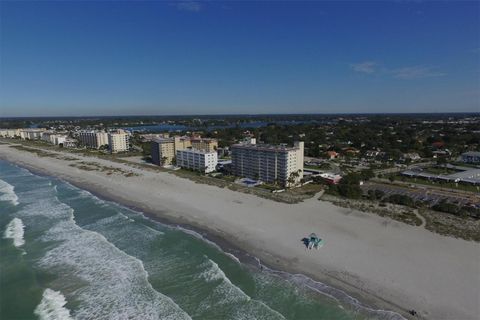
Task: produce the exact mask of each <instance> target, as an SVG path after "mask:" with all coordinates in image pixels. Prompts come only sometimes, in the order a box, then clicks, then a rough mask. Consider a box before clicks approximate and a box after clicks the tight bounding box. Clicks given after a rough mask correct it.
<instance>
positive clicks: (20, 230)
mask: <svg viewBox="0 0 480 320" xmlns="http://www.w3.org/2000/svg"><path fill="white" fill-rule="evenodd" d="M24 228H25V226H24V225H23V221H22V220H21V219H19V218H13V219H12V221H10V223H9V224H8V225H7V227H6V229H5V233H4V238H6V239H12V240H13V245H14V246H15V247H17V248H18V247H21V246H23V245H24V244H25V240H24V239H23V234H24Z"/></svg>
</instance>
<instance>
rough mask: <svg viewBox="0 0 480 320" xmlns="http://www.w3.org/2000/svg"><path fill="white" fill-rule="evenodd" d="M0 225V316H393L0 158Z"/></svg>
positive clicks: (304, 317)
mask: <svg viewBox="0 0 480 320" xmlns="http://www.w3.org/2000/svg"><path fill="white" fill-rule="evenodd" d="M0 232H1V233H2V237H1V239H0V319H145V320H147V319H172V320H173V319H332V320H336V319H402V318H401V317H400V316H398V315H397V314H394V313H391V312H387V311H375V310H371V309H368V308H367V307H365V306H361V305H360V304H359V303H358V302H357V301H356V300H355V299H353V298H350V297H349V296H348V295H346V294H344V293H343V292H341V291H339V290H336V289H334V288H330V287H328V286H325V285H323V284H321V283H318V282H315V281H313V280H310V279H308V278H306V277H304V276H301V275H290V274H287V273H283V272H278V271H274V270H270V269H268V268H266V267H264V268H258V267H256V266H255V265H251V264H242V263H240V262H239V261H238V260H237V259H235V257H234V256H232V255H230V254H227V253H225V252H223V251H222V250H221V249H220V248H219V247H218V246H216V245H215V244H213V243H211V242H208V241H205V240H204V239H202V237H201V236H200V235H199V234H197V233H195V232H192V231H188V230H185V229H182V228H178V227H174V226H167V225H164V224H161V223H158V222H155V221H152V220H150V219H148V218H145V217H144V216H143V215H142V214H141V213H139V212H136V211H133V210H131V209H128V208H126V207H123V206H121V205H118V204H116V203H113V202H108V201H104V200H101V199H99V198H97V197H96V196H94V195H92V194H91V193H89V192H87V191H85V190H82V189H79V188H77V187H74V186H72V185H70V184H68V183H66V182H63V181H60V180H58V179H55V178H51V177H44V176H38V175H35V174H33V173H31V172H29V171H27V170H26V169H23V168H19V167H17V166H15V165H13V164H10V163H8V162H5V161H0ZM320 292H323V293H320Z"/></svg>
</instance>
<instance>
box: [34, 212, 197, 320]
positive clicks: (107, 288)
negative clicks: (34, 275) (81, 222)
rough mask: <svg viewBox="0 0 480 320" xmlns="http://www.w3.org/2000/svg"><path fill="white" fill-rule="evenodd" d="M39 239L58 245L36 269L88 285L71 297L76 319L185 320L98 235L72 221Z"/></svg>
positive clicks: (134, 264) (132, 261) (137, 264)
mask: <svg viewBox="0 0 480 320" xmlns="http://www.w3.org/2000/svg"><path fill="white" fill-rule="evenodd" d="M55 206H56V207H65V206H66V205H65V204H63V203H57V204H56V205H55ZM66 207H67V208H69V207H68V206H66ZM119 218H120V219H122V220H125V219H124V217H121V216H120V215H117V216H115V217H112V219H119ZM106 221H108V220H104V221H103V222H104V223H105V222H106ZM41 240H43V241H52V240H53V241H56V242H57V243H58V241H60V243H59V245H58V246H57V247H55V248H53V249H51V250H50V251H48V252H47V253H46V254H45V256H44V257H42V259H41V260H40V262H39V265H40V267H43V268H45V269H48V270H56V269H57V268H58V270H59V271H61V272H59V274H61V276H62V279H72V278H73V279H81V280H82V281H84V282H86V283H87V284H88V285H86V286H82V287H81V288H79V289H77V290H76V291H75V292H74V293H73V294H74V295H75V296H76V297H77V298H78V300H79V301H81V303H80V305H79V307H78V309H76V310H74V317H75V318H76V319H92V318H96V319H99V318H102V319H133V318H141V319H172V320H173V319H190V317H189V316H188V314H186V313H185V312H184V311H183V310H182V309H181V308H180V307H179V306H178V305H176V304H175V302H173V300H171V299H170V298H169V297H167V296H165V295H163V294H161V293H159V292H158V291H156V290H155V289H154V288H153V287H152V286H151V284H150V283H149V282H148V274H147V272H146V271H145V269H144V266H143V263H142V262H141V261H140V260H138V259H136V258H134V257H132V256H129V255H127V254H126V253H124V252H123V251H121V250H119V249H118V248H117V247H115V246H114V245H113V244H111V243H110V242H108V241H107V239H106V238H105V237H104V236H102V235H101V234H99V233H97V232H93V231H88V230H84V229H82V228H80V227H79V226H78V225H76V224H75V222H74V220H73V219H60V221H59V222H58V223H56V224H55V225H54V226H53V227H51V228H50V229H49V230H48V231H47V232H46V233H45V235H44V236H43V237H42V238H41ZM59 281H61V279H59Z"/></svg>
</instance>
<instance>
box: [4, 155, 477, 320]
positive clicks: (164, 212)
mask: <svg viewBox="0 0 480 320" xmlns="http://www.w3.org/2000/svg"><path fill="white" fill-rule="evenodd" d="M0 151H2V152H1V155H0V158H3V159H5V160H6V161H9V162H12V163H14V164H16V165H19V166H24V167H26V168H27V169H29V170H32V171H33V172H35V173H37V172H39V173H40V174H45V175H48V176H53V177H56V178H59V179H61V180H65V181H67V182H69V183H71V184H72V185H75V186H77V187H79V188H82V189H85V190H87V191H89V192H91V193H92V194H94V195H96V196H99V197H100V198H102V199H106V200H108V201H113V202H116V203H119V204H121V205H124V206H126V207H129V208H131V209H133V210H135V211H139V212H141V213H143V214H144V215H145V216H147V217H148V218H150V219H153V220H155V221H158V222H160V223H163V224H166V225H172V224H173V225H180V226H181V227H184V228H186V229H189V230H193V231H194V232H197V233H199V234H200V235H202V236H203V237H205V238H206V239H207V240H208V241H212V242H214V243H215V244H217V245H219V247H220V248H221V249H222V250H223V251H225V252H226V253H231V252H232V251H233V254H234V255H235V256H237V255H236V254H235V252H237V253H238V252H240V253H245V254H246V255H248V256H250V257H253V258H255V257H258V259H260V261H261V263H262V264H263V265H265V266H266V267H268V268H271V269H274V270H281V271H279V272H283V271H285V272H287V273H290V274H297V273H300V274H303V275H305V276H307V277H309V278H311V279H313V280H314V281H320V282H321V283H324V284H326V285H328V286H330V287H332V288H334V289H340V290H341V291H343V292H345V293H347V294H348V295H350V296H351V297H354V298H355V299H357V300H359V301H360V302H361V303H362V305H363V306H365V307H366V308H367V309H368V308H369V307H372V308H373V309H379V310H392V311H394V312H398V313H400V314H401V315H402V316H404V317H406V318H411V316H410V315H409V314H408V313H407V310H409V309H415V310H417V311H419V309H418V308H417V306H415V305H413V306H412V305H410V304H406V303H409V301H406V300H403V299H404V297H403V296H401V295H399V294H398V292H395V291H394V290H393V288H392V290H391V291H390V288H387V289H389V291H387V290H386V289H385V288H384V287H383V288H380V290H376V289H377V288H378V283H369V281H368V280H369V279H364V278H362V277H361V276H358V278H359V279H358V280H357V282H355V279H352V278H353V277H352V278H350V277H349V274H348V273H347V272H345V273H342V272H341V269H342V266H341V265H339V264H338V262H334V263H332V264H333V265H334V266H335V265H337V267H340V268H338V269H340V271H338V270H336V268H327V267H325V266H324V265H323V262H322V261H323V260H324V259H323V258H324V257H323V256H324V255H325V260H326V259H328V258H330V259H332V258H336V256H335V254H338V253H337V252H335V251H334V252H333V253H330V254H329V255H328V256H327V254H326V251H325V249H320V250H319V251H315V252H314V253H313V252H310V255H309V256H306V255H305V254H304V252H299V249H294V251H292V248H290V247H288V245H291V243H286V241H284V242H282V243H276V247H277V248H276V249H275V246H272V245H270V244H269V247H268V248H267V249H263V246H262V245H265V246H266V241H270V239H277V238H276V236H277V234H276V232H275V230H272V231H268V230H265V229H264V230H260V231H259V230H255V228H256V227H257V225H258V223H261V224H262V226H265V225H267V226H268V217H272V216H271V214H273V215H274V216H276V217H277V218H278V220H279V222H280V221H282V219H283V220H285V219H286V218H285V217H286V215H289V216H290V217H291V215H294V214H295V211H296V209H297V208H298V209H299V210H300V209H305V210H307V209H308V210H309V211H311V210H312V209H314V210H320V211H322V210H323V211H324V210H327V212H328V214H329V216H331V217H330V218H332V217H333V218H332V219H337V220H345V219H346V220H347V222H348V223H349V222H351V221H350V220H352V219H353V222H358V221H363V222H364V223H368V224H372V223H373V224H377V223H378V222H381V223H387V224H388V226H387V227H388V228H389V231H391V232H396V229H399V228H400V229H405V230H407V229H406V228H410V229H408V230H410V232H411V233H412V232H413V231H412V230H414V228H415V227H406V226H402V225H399V224H398V223H395V222H393V221H386V219H383V218H378V217H372V216H370V215H368V214H365V213H360V212H355V211H350V212H349V213H346V212H345V210H343V211H342V209H341V208H337V207H334V206H333V205H328V204H325V203H322V202H321V201H318V200H316V199H312V200H311V201H305V202H303V203H300V204H295V205H287V204H277V203H273V201H270V200H266V199H253V198H252V197H254V196H251V195H244V194H237V193H235V192H234V191H230V190H224V189H220V188H217V187H211V186H202V185H200V186H199V185H195V184H194V183H192V182H191V181H183V182H182V181H180V182H179V181H178V179H181V178H177V177H167V176H165V175H168V174H167V173H158V174H156V175H157V176H161V177H160V178H159V179H160V180H162V181H161V182H163V183H164V186H163V187H167V188H168V187H169V184H171V185H172V187H173V189H175V188H177V189H178V188H180V190H182V192H184V193H186V194H188V192H186V191H185V190H184V189H187V191H191V192H194V191H195V192H198V193H202V192H203V193H205V194H199V195H198V197H197V198H198V199H190V202H188V200H183V199H182V200H181V201H180V202H179V201H178V199H179V197H178V196H177V194H174V193H172V192H171V191H169V190H168V189H165V190H161V191H164V193H165V194H162V193H161V192H160V193H159V198H157V197H154V196H152V195H150V196H148V195H145V198H148V199H143V197H139V196H138V194H134V195H137V197H134V196H132V198H133V199H132V198H130V196H129V192H131V191H132V188H127V187H125V188H123V187H121V186H118V184H119V183H120V184H124V183H126V182H128V183H130V182H132V186H133V187H138V188H141V185H139V184H140V183H145V184H146V186H147V188H145V190H148V186H154V187H156V186H157V184H154V182H155V183H158V181H149V179H150V178H148V179H147V178H145V177H141V178H125V177H107V176H105V175H104V174H103V173H91V172H84V171H80V170H78V169H75V168H72V167H68V162H67V161H63V160H58V159H45V158H39V157H36V156H35V155H31V154H27V153H26V152H24V151H18V150H11V148H8V146H0ZM80 158H81V157H80ZM85 158H87V157H85ZM82 159H83V158H82ZM87 159H89V160H90V161H97V162H102V163H104V162H105V161H106V160H99V159H95V158H87ZM79 160H80V159H79ZM47 162H50V163H47ZM110 164H111V165H112V166H118V167H125V166H124V165H120V164H116V163H110ZM129 169H130V170H132V171H135V170H136V171H142V170H139V169H132V168H129ZM148 174H149V175H155V174H152V173H148ZM94 175H97V176H103V177H97V178H94V177H93V176H94ZM108 182H110V183H112V184H117V186H118V188H115V185H113V186H112V187H111V188H109V187H108V184H107V183H108ZM150 183H151V184H150ZM175 184H178V185H175ZM133 189H135V188H133ZM192 189H193V190H192ZM118 191H123V193H122V194H119V193H118ZM173 191H175V190H173ZM150 192H153V190H152V191H150ZM139 194H141V192H139ZM222 194H223V197H222ZM189 195H190V194H189ZM160 196H161V197H160ZM169 196H170V198H169ZM190 196H192V197H193V194H191V195H190ZM202 197H203V198H202ZM217 197H218V199H216V200H217V201H218V202H220V204H221V205H222V204H223V205H224V207H223V208H220V210H219V209H218V208H215V206H214V205H212V204H211V203H206V202H205V199H215V198H217ZM255 198H256V197H255ZM134 199H136V200H137V201H135V200H134ZM139 199H142V201H144V200H145V201H144V202H138V201H139ZM232 199H233V201H232ZM239 199H240V200H239ZM195 200H202V201H199V202H200V203H202V204H203V205H204V207H206V208H205V209H203V208H201V209H198V207H197V206H194V205H193V206H192V202H194V201H195ZM163 201H165V204H162V202H163ZM232 202H233V204H232ZM238 202H239V203H238ZM152 203H153V204H155V208H152V207H151V205H152ZM235 203H237V204H235ZM149 204H150V205H149ZM157 204H158V205H157ZM234 206H239V207H240V209H235V213H241V212H243V211H244V210H255V211H258V215H251V214H250V215H248V216H247V217H250V218H256V219H257V220H258V221H256V222H258V223H257V224H256V223H248V221H246V219H247V217H243V219H242V221H235V219H236V218H235V215H233V217H234V218H233V220H231V219H230V216H227V213H225V214H222V212H223V211H224V210H222V209H226V210H228V209H229V207H232V210H233V209H234V208H233V207H234ZM199 207H202V206H199ZM256 207H258V208H256ZM172 209H173V210H172ZM186 210H189V211H188V212H187V211H186ZM209 210H211V211H218V212H220V215H219V214H217V215H214V214H212V213H210V211H209ZM275 210H283V211H284V212H283V211H282V213H283V214H282V215H280V214H279V215H278V216H277V214H276V213H275ZM267 211H272V213H270V212H268V214H267ZM297 211H298V210H297ZM329 211H336V212H333V213H330V212H329ZM218 212H215V213H218ZM352 212H353V213H352ZM224 215H225V216H227V217H224ZM263 216H265V217H263ZM212 217H213V220H212ZM335 217H336V218H335ZM226 218H228V219H230V220H227V221H218V223H217V221H216V220H217V219H219V220H223V219H226ZM264 218H266V219H264ZM300 218H301V217H300ZM307 218H309V216H307ZM247 220H248V219H247ZM265 220H266V222H265ZM297 220H298V219H297ZM212 221H214V222H213V223H212ZM288 221H290V223H292V221H293V222H295V223H297V221H295V219H293V220H292V219H289V220H288ZM288 221H285V223H286V224H288V223H289V222H288ZM328 221H330V220H328ZM328 221H327V220H326V221H323V223H327V222H328ZM237 222H241V223H238V229H241V232H238V231H236V230H237V228H236V227H237V226H236V223H237ZM311 222H312V221H309V219H307V220H305V221H300V222H299V223H300V224H301V225H300V227H302V228H304V227H305V226H306V227H308V228H310V227H309V225H310V224H311ZM338 222H339V221H332V222H331V225H330V226H329V227H331V228H333V229H334V230H333V231H335V230H336V231H337V232H340V231H343V232H345V231H346V230H341V229H339V227H342V228H343V229H344V228H345V225H343V226H340V225H338ZM340 222H341V221H340ZM265 223H266V224H265ZM320 226H321V224H320ZM347 226H348V225H347ZM232 227H233V229H232ZM286 227H287V229H284V228H285V226H283V225H282V226H281V228H280V231H282V232H286V235H285V236H288V235H289V234H291V233H293V234H294V237H297V236H296V234H297V233H296V232H295V231H290V230H288V229H289V228H288V226H286ZM297 227H299V226H297ZM311 228H313V227H311ZM335 228H336V229H335ZM369 228H371V226H370V227H369ZM252 229H253V230H252ZM257 229H258V228H257ZM272 229H273V228H272ZM300 229H301V228H300ZM315 230H316V229H315ZM367 230H369V229H367ZM327 231H328V230H327ZM244 232H252V233H254V234H255V237H257V238H256V239H253V240H257V241H253V242H254V244H253V245H252V241H249V236H250V237H251V234H250V233H249V234H244ZM258 232H260V234H258ZM262 232H263V233H262ZM350 232H357V233H358V230H350ZM366 232H367V233H366V234H364V235H363V236H365V237H367V236H369V235H368V232H370V233H371V230H370V231H366ZM419 232H421V236H419V237H420V239H421V237H427V238H431V237H433V238H434V240H437V239H441V240H442V241H444V242H445V243H448V244H450V245H451V246H454V247H456V246H458V245H459V243H458V242H457V240H454V239H449V238H447V239H448V240H445V239H444V238H439V236H438V235H436V236H435V235H430V234H429V232H428V231H426V230H421V231H419V230H415V231H414V232H413V233H414V234H413V236H415V235H416V234H418V233H419ZM326 233H327V232H326ZM300 235H301V234H299V236H300ZM360 235H362V234H360V233H359V236H360ZM265 236H266V241H265ZM282 236H283V234H282ZM407 236H408V235H407ZM331 237H333V234H331ZM387 237H388V235H387ZM281 238H282V237H280V241H281ZM297 238H298V237H297ZM381 238H382V239H383V240H388V238H385V235H384V234H382V235H381ZM326 239H327V240H326V241H327V244H326V246H334V244H333V242H329V241H333V240H331V239H330V238H326ZM294 240H295V241H297V240H298V243H299V242H300V241H299V240H300V238H298V239H294ZM374 240H375V239H374ZM272 241H274V242H276V241H277V240H272ZM430 241H431V239H430ZM290 242H291V241H290ZM342 245H346V246H347V250H346V252H347V253H349V254H355V250H354V251H353V252H350V251H349V250H348V246H350V245H351V246H356V249H358V250H365V249H367V250H369V248H368V244H367V247H366V248H365V246H364V245H363V244H362V243H361V241H357V242H351V240H348V241H347V240H345V242H344V243H342ZM468 246H469V247H468V248H467V249H468V250H466V253H465V255H467V254H469V255H471V254H472V253H473V254H476V253H477V252H478V246H477V245H468ZM298 248H301V247H300V246H299V245H298ZM337 248H338V250H345V246H338V247H337ZM274 249H275V250H274ZM300 250H303V249H300ZM472 250H473V251H472ZM287 251H288V252H287ZM422 252H423V251H422ZM424 253H426V254H427V253H428V252H424ZM363 254H367V255H366V257H365V259H360V262H358V261H357V262H356V263H357V267H362V266H361V265H359V264H361V263H362V261H363V260H369V258H368V254H369V255H370V256H371V259H372V260H373V262H377V261H375V259H376V258H378V257H379V256H378V254H377V253H375V251H373V252H370V253H369V252H363V253H362V252H358V253H357V254H356V256H355V257H354V258H355V259H353V260H356V259H357V260H358V258H359V255H360V256H361V255H363ZM289 255H292V256H291V257H289ZM240 256H242V254H240ZM340 258H342V256H340ZM348 258H349V257H348V256H347V258H342V259H346V260H347V261H349V259H348ZM360 258H361V257H360ZM380 258H381V256H380ZM342 259H340V260H342ZM392 259H393V258H392ZM396 259H397V260H395V259H393V260H394V261H393V265H392V266H391V267H392V268H394V267H395V266H394V264H395V262H400V263H401V262H402V261H403V263H404V264H406V262H405V261H404V260H403V259H400V260H398V258H396ZM300 260H301V261H300ZM307 260H308V261H307ZM317 260H319V263H317ZM353 260H350V261H353ZM383 261H384V262H385V261H386V262H389V261H387V260H383ZM444 261H446V260H444ZM242 262H243V263H245V261H242ZM353 262H355V261H353ZM414 262H415V263H417V264H419V263H420V262H417V261H414ZM474 262H475V261H474ZM247 263H248V262H247ZM380 263H381V261H380ZM415 263H413V265H415ZM420 264H421V263H420ZM450 264H451V263H450ZM432 265H433V264H432ZM312 267H313V268H312ZM368 267H369V264H368V263H367V269H365V270H363V271H366V272H367V275H368ZM406 267H410V266H409V265H408V263H407V265H406ZM417 267H418V266H417ZM387 268H388V266H387ZM473 268H475V266H473ZM332 269H333V271H332ZM383 269H385V268H383ZM400 269H401V267H400ZM312 270H314V271H312ZM379 270H382V269H379ZM385 270H387V271H388V269H385ZM469 270H470V269H469ZM337 271H338V272H337ZM347 271H348V270H347ZM400 271H401V270H400ZM385 274H388V273H386V271H384V275H383V276H385ZM424 274H425V273H424ZM380 276H381V275H379V277H380ZM412 276H415V274H412ZM440 277H441V275H438V277H437V278H438V279H440ZM470 277H471V275H469V277H467V278H468V281H470V284H471V285H473V286H475V285H476V283H478V281H477V280H474V281H473V283H472V282H471V279H470ZM417 278H419V279H420V278H421V277H420V276H417ZM402 279H403V278H402ZM351 280H353V281H351ZM407 280H408V279H407ZM432 281H433V282H434V280H432ZM475 281H477V282H475ZM407 282H408V281H407ZM447 282H450V281H447ZM450 283H451V282H450ZM465 283H466V282H465ZM380 284H381V283H380ZM376 287H377V288H376ZM393 287H395V286H393ZM442 288H443V287H442ZM397 289H398V288H397ZM443 289H444V290H448V288H443ZM397 291H398V290H397ZM400 292H401V290H400ZM472 292H473V294H474V296H473V299H475V294H477V293H476V292H475V288H472V287H471V286H470V293H472ZM374 293H375V294H374ZM421 295H422V292H419V293H417V297H415V296H414V297H412V298H411V300H412V301H413V300H415V299H416V298H419V297H418V296H421ZM407 296H408V294H407ZM462 298H463V297H458V299H462ZM421 300H423V301H419V304H420V305H421V304H422V302H426V303H431V301H428V300H425V298H423V299H421ZM390 301H395V302H394V303H392V302H390ZM413 302H414V301H413ZM450 304H451V305H452V306H453V305H455V301H452V302H450ZM438 305H439V304H438V302H437V303H434V304H432V305H431V306H430V305H427V307H428V310H427V312H425V311H424V312H422V313H420V312H419V314H420V315H421V316H422V317H424V318H430V317H432V318H439V317H438V316H437V315H440V314H442V313H441V312H438V313H437V312H435V309H436V308H437V307H438ZM448 307H450V306H448ZM470 307H471V306H470ZM421 311H423V310H421ZM457 311H458V310H457ZM387 312H388V311H387ZM452 312H453V313H452ZM462 313H463V312H462ZM475 313H476V311H475V310H474V309H471V310H470V316H468V313H467V316H465V314H464V315H463V316H460V315H459V314H456V311H452V310H450V312H449V313H448V314H449V315H447V317H450V318H456V319H470V318H472V315H473V317H475ZM455 314H456V315H455ZM415 318H416V319H418V318H420V317H415Z"/></svg>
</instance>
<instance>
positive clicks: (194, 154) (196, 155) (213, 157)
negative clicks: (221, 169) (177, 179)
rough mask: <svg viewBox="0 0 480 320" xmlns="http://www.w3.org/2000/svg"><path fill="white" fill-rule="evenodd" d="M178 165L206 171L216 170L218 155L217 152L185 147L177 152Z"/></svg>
mask: <svg viewBox="0 0 480 320" xmlns="http://www.w3.org/2000/svg"><path fill="white" fill-rule="evenodd" d="M176 159H177V166H179V167H182V168H187V169H193V170H197V171H201V172H204V173H209V172H212V171H215V168H216V167H217V162H218V157H217V153H216V152H207V151H203V150H195V149H185V150H177V152H176Z"/></svg>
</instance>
